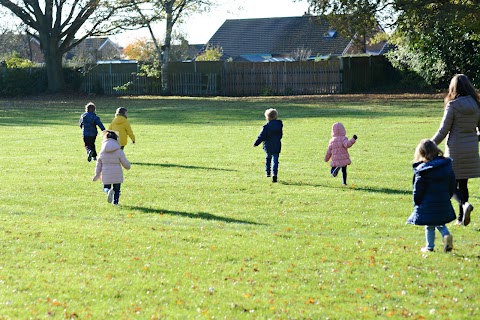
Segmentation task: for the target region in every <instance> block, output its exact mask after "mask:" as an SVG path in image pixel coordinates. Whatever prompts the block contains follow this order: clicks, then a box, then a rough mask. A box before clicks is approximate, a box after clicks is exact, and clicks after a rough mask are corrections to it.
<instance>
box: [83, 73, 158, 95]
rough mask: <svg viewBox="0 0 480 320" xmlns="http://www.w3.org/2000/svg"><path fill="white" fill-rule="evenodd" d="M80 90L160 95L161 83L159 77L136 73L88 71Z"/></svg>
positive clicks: (100, 92)
mask: <svg viewBox="0 0 480 320" xmlns="http://www.w3.org/2000/svg"><path fill="white" fill-rule="evenodd" d="M82 91H84V92H86V93H89V94H90V93H97V94H106V95H160V94H161V93H162V84H161V81H160V80H159V79H155V78H149V77H145V76H143V75H138V74H136V73H117V72H108V73H98V72H90V73H87V74H85V78H84V80H83V84H82Z"/></svg>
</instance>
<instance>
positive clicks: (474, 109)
mask: <svg viewBox="0 0 480 320" xmlns="http://www.w3.org/2000/svg"><path fill="white" fill-rule="evenodd" d="M479 128H480V99H479V96H478V94H477V92H476V90H475V88H474V87H473V85H472V84H471V83H470V81H469V80H468V78H467V76H465V75H464V74H457V75H455V76H454V77H453V78H452V80H451V81H450V87H449V89H448V94H447V96H446V97H445V110H444V113H443V119H442V122H441V124H440V128H439V129H438V131H437V133H436V134H435V135H434V136H433V138H432V140H433V142H435V143H436V144H437V145H438V144H440V143H441V142H442V141H443V140H444V139H445V138H447V142H446V144H445V155H446V156H448V157H450V158H452V160H453V171H454V173H455V178H456V182H457V186H456V191H455V194H454V196H453V198H454V199H455V200H456V201H457V202H458V203H459V213H458V221H457V223H458V224H463V225H465V226H466V225H468V224H469V223H470V214H471V212H472V210H473V206H472V205H471V204H470V203H469V202H468V198H469V194H468V179H470V178H477V177H480V157H479V155H478V141H479V138H478V135H477V132H478V130H479Z"/></svg>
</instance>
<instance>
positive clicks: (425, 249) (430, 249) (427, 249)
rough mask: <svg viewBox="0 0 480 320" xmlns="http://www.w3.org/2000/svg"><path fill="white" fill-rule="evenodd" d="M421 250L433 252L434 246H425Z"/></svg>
mask: <svg viewBox="0 0 480 320" xmlns="http://www.w3.org/2000/svg"><path fill="white" fill-rule="evenodd" d="M420 251H422V252H432V251H433V248H429V247H423V248H422V249H420Z"/></svg>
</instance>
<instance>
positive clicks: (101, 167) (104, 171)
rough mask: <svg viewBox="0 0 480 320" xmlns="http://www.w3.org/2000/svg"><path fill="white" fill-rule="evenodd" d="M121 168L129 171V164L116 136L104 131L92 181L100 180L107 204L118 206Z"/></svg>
mask: <svg viewBox="0 0 480 320" xmlns="http://www.w3.org/2000/svg"><path fill="white" fill-rule="evenodd" d="M122 167H124V168H125V169H127V170H129V169H130V162H129V161H128V160H127V158H126V157H125V153H124V152H123V150H122V149H121V148H120V144H119V143H118V135H117V134H116V133H115V132H114V131H111V130H107V131H104V140H103V143H102V150H101V151H100V155H99V157H98V161H97V167H96V169H95V176H94V177H93V179H92V180H93V181H97V180H98V179H100V178H101V179H102V183H103V191H105V193H106V194H107V202H108V203H112V201H113V204H114V205H118V202H119V200H120V187H121V184H122V182H123V170H122Z"/></svg>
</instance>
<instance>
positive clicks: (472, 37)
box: [308, 0, 480, 86]
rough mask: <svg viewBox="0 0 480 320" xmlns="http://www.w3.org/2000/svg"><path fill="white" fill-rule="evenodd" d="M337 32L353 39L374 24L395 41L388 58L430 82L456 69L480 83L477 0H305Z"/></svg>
mask: <svg viewBox="0 0 480 320" xmlns="http://www.w3.org/2000/svg"><path fill="white" fill-rule="evenodd" d="M308 2H309V4H310V7H311V10H312V11H313V12H314V13H316V14H319V15H323V16H326V17H327V18H328V19H329V20H330V22H331V24H332V25H333V26H334V27H336V28H337V29H338V30H339V32H340V33H343V35H346V36H348V37H352V38H359V37H358V36H359V35H362V34H365V33H368V32H369V31H373V30H374V28H375V24H377V23H379V24H380V25H382V26H383V27H384V29H385V30H390V34H389V41H390V43H392V44H394V45H395V48H394V49H393V50H392V51H390V53H389V54H388V57H389V59H390V61H391V62H392V64H393V65H394V66H396V67H398V68H401V69H408V70H411V71H414V72H416V73H417V74H419V75H420V76H422V77H423V78H424V80H425V81H426V82H427V83H429V84H432V85H439V84H443V83H446V82H447V81H448V79H449V78H450V77H451V76H452V75H453V74H455V73H465V74H467V75H468V76H469V77H470V78H471V79H472V80H473V82H474V83H475V84H476V85H477V86H480V50H479V48H480V2H479V1H477V0H308Z"/></svg>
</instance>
